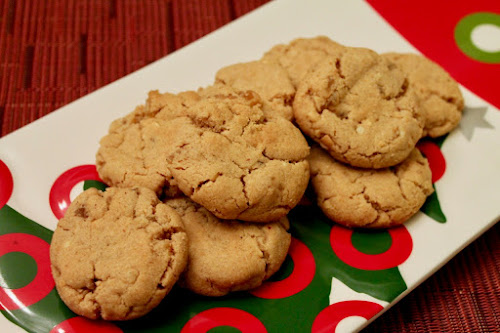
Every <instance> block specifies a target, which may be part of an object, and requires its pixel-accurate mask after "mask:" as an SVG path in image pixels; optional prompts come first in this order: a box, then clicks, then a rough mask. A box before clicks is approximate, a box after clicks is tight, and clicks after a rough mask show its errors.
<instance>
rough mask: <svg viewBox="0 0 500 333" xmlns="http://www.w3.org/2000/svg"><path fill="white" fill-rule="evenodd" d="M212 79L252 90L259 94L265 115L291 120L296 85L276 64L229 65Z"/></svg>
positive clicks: (259, 62)
mask: <svg viewBox="0 0 500 333" xmlns="http://www.w3.org/2000/svg"><path fill="white" fill-rule="evenodd" d="M215 80H216V82H219V83H223V84H227V85H229V86H231V87H233V88H234V89H237V90H241V91H245V90H253V91H255V92H256V93H257V94H259V95H260V97H262V101H263V103H264V111H265V112H266V115H269V116H279V117H283V118H285V119H287V120H292V118H293V110H292V103H293V98H294V96H295V88H294V86H293V85H292V82H291V81H290V78H289V77H288V73H287V72H286V70H285V69H283V68H282V67H281V66H279V65H278V64H274V63H264V62H262V61H252V62H247V63H239V64H234V65H230V66H227V67H224V68H221V69H220V70H219V71H218V72H217V74H216V76H215Z"/></svg>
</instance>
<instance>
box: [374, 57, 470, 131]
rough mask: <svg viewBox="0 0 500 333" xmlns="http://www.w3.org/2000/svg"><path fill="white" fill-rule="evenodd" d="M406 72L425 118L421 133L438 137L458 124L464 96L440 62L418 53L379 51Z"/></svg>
mask: <svg viewBox="0 0 500 333" xmlns="http://www.w3.org/2000/svg"><path fill="white" fill-rule="evenodd" d="M382 56H383V57H385V58H387V59H389V60H390V61H392V62H393V63H395V64H396V65H397V66H398V67H399V68H400V69H401V70H402V71H403V72H405V73H406V74H407V75H408V80H409V86H408V89H409V90H411V91H413V92H415V94H416V95H417V97H418V98H419V99H420V108H421V109H422V114H423V116H424V119H425V127H424V133H423V135H424V136H430V137H433V138H435V137H438V136H441V135H444V134H446V133H448V132H450V131H451V130H453V129H454V128H455V127H457V125H458V123H459V122H460V119H462V111H463V108H464V98H463V96H462V93H461V92H460V88H459V87H458V83H457V82H456V81H455V80H454V79H453V78H452V77H451V76H450V74H448V72H446V71H445V70H444V69H443V68H442V67H441V66H439V65H438V64H436V63H435V62H433V61H431V60H429V59H427V58H426V57H423V56H420V55H418V54H410V53H406V54H402V53H386V54H383V55H382Z"/></svg>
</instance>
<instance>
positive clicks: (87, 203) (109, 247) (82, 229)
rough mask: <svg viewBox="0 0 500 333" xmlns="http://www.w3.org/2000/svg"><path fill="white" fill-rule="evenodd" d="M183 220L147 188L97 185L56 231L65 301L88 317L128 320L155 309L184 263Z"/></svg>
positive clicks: (56, 266)
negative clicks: (101, 186)
mask: <svg viewBox="0 0 500 333" xmlns="http://www.w3.org/2000/svg"><path fill="white" fill-rule="evenodd" d="M187 253H188V243H187V236H186V233H185V231H184V227H183V224H182V220H181V218H180V216H179V214H177V213H176V211H175V210H174V209H172V208H171V207H168V206H167V205H165V204H163V203H161V202H160V201H159V200H158V198H157V197H156V195H155V193H154V192H153V191H151V190H149V189H146V188H133V189H124V188H108V189H107V190H106V191H105V192H100V191H98V190H96V189H94V188H92V189H89V190H87V191H85V192H83V193H82V194H80V195H79V196H78V197H77V198H76V199H75V200H74V201H73V202H72V203H71V204H70V206H69V208H68V210H67V212H66V214H65V216H64V218H62V219H61V220H60V221H59V223H58V225H57V228H56V230H55V232H54V235H53V237H52V243H51V246H50V260H51V265H52V274H53V276H54V281H55V284H56V287H57V291H58V292H59V295H60V297H61V299H62V300H63V301H64V303H66V305H67V306H68V307H69V308H70V309H71V310H72V311H73V312H75V313H77V314H78V315H81V316H85V317H87V318H91V319H98V318H102V319H105V320H128V319H133V318H137V317H140V316H142V315H144V314H146V313H147V312H149V311H150V310H152V309H153V308H154V307H156V306H157V305H158V304H159V303H160V301H161V300H162V299H163V298H164V297H165V295H166V294H167V293H168V292H169V291H170V289H171V288H172V286H173V285H174V283H175V282H176V281H177V280H178V278H179V276H180V274H181V273H182V271H183V270H184V268H185V266H186V263H187V257H188V256H187Z"/></svg>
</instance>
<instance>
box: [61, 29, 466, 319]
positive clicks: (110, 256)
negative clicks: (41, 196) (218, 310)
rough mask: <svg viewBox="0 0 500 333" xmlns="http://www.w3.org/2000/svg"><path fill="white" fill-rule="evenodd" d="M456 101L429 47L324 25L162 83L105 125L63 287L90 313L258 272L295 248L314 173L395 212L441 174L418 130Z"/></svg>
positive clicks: (323, 199) (441, 118)
mask: <svg viewBox="0 0 500 333" xmlns="http://www.w3.org/2000/svg"><path fill="white" fill-rule="evenodd" d="M462 108H463V99H462V97H461V95H460V91H459V90H458V86H457V84H456V83H454V82H453V80H451V78H450V77H449V75H448V74H447V73H446V72H444V71H443V70H442V69H441V68H439V67H438V66H437V65H435V64H434V63H432V62H430V61H428V60H426V59H425V58H422V57H419V56H413V55H400V54H387V55H378V54H376V53H375V52H373V51H371V50H368V49H362V48H350V47H345V46H342V45H340V44H338V43H335V42H333V41H332V40H330V39H328V38H326V37H317V38H310V39H297V40H294V41H292V42H291V43H290V44H288V45H277V46H275V47H274V48H272V49H271V50H270V51H269V52H267V53H266V54H265V55H264V56H263V58H262V59H260V60H259V61H253V62H249V63H240V64H235V65H231V66H228V67H225V68H222V69H221V70H219V71H218V72H217V74H216V77H215V82H214V84H213V85H211V86H209V87H205V88H202V89H199V90H198V91H196V92H195V91H188V92H182V93H179V94H171V93H163V94H160V93H159V92H158V91H152V92H150V93H149V95H148V98H147V100H146V103H145V104H144V105H140V106H138V107H137V108H136V109H135V110H134V111H133V112H131V113H130V114H128V115H126V116H125V117H123V118H121V119H118V120H116V121H114V122H113V123H112V124H111V126H110V129H109V133H108V135H106V136H105V137H104V138H103V139H102V140H101V146H100V148H99V151H98V152H97V155H96V165H97V170H98V172H99V175H100V177H101V178H102V180H103V181H104V182H105V183H106V184H107V185H108V186H109V187H108V189H107V190H106V191H105V192H101V191H98V190H96V189H89V190H87V191H85V192H83V193H82V194H81V195H79V196H78V197H77V198H76V199H75V200H74V201H73V202H72V203H71V205H70V207H69V208H68V211H67V212H66V215H65V217H64V218H63V219H61V220H60V221H59V224H58V226H57V229H56V231H55V233H54V237H53V240H52V246H51V262H52V271H53V275H54V279H55V282H56V287H57V290H58V292H59V294H60V296H61V298H62V299H63V301H64V302H65V303H66V304H67V305H68V307H69V308H70V309H72V310H73V311H74V312H76V313H78V314H80V315H83V316H86V317H89V318H93V319H97V318H103V319H106V320H127V319H133V318H137V317H140V316H142V315H144V314H146V313H147V312H149V311H150V310H151V309H153V308H154V307H155V306H157V305H158V304H159V302H160V301H161V300H162V299H163V298H164V297H165V295H166V294H168V292H169V291H170V289H171V288H172V286H173V285H174V284H175V283H178V284H179V285H180V286H182V287H184V288H187V289H189V290H191V291H193V292H195V293H198V294H201V295H206V296H221V295H225V294H227V293H229V292H233V291H239V290H249V289H253V288H255V287H258V286H259V285H261V284H262V282H263V281H265V280H266V279H268V278H269V277H270V276H271V275H272V274H274V273H275V272H276V271H277V270H278V269H279V268H280V266H281V265H282V263H283V261H284V260H285V258H286V255H287V252H288V248H289V246H290V242H291V236H290V234H289V232H288V229H289V221H288V219H287V214H288V213H289V212H290V210H291V209H293V208H294V207H295V206H296V205H297V204H298V203H299V201H300V199H301V198H302V196H303V195H304V192H305V190H306V188H307V186H308V184H309V180H310V179H311V182H312V185H313V187H314V189H315V191H316V194H317V200H318V205H319V206H320V207H321V209H322V210H323V211H324V213H325V215H327V216H328V217H329V218H331V219H332V220H333V221H335V222H337V223H341V224H344V225H347V226H353V227H390V226H393V225H398V224H401V223H403V222H404V221H406V220H407V219H408V218H409V217H411V216H412V215H413V214H415V213H416V212H417V211H418V209H419V208H420V206H421V205H422V204H423V202H424V201H425V198H426V197H427V196H428V195H429V194H430V193H431V192H432V190H433V189H432V184H431V173H430V169H429V165H428V163H427V160H426V159H425V158H424V157H423V156H422V155H421V154H420V152H419V151H418V150H417V149H416V148H415V145H416V143H417V141H418V140H419V139H420V138H421V137H423V136H425V135H430V136H440V135H442V134H444V133H446V132H447V131H449V130H451V129H452V128H453V127H455V126H456V125H457V123H458V121H459V120H460V115H461V109H462ZM444 110H446V111H444ZM305 136H308V137H309V138H310V139H312V141H315V142H316V143H315V144H314V145H313V146H312V148H310V146H309V144H308V142H307V140H306V138H305ZM309 168H311V173H310V171H309ZM310 176H311V177H310Z"/></svg>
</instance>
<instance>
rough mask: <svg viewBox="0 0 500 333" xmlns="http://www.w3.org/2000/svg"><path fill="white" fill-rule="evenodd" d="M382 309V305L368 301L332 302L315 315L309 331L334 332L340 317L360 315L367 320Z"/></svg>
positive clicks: (314, 332)
mask: <svg viewBox="0 0 500 333" xmlns="http://www.w3.org/2000/svg"><path fill="white" fill-rule="evenodd" d="M382 309H383V307H382V305H380V304H377V303H374V302H368V301H344V302H338V303H334V304H331V305H329V306H327V307H326V308H324V309H323V310H322V311H321V312H320V313H319V314H318V315H317V316H316V319H314V322H313V325H312V330H311V332H312V333H327V332H335V329H336V328H337V326H338V324H339V323H340V321H341V320H342V319H345V318H347V317H352V316H360V317H363V318H365V319H366V320H368V319H370V318H371V317H373V316H374V315H376V314H377V313H379V312H380V311H382Z"/></svg>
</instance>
